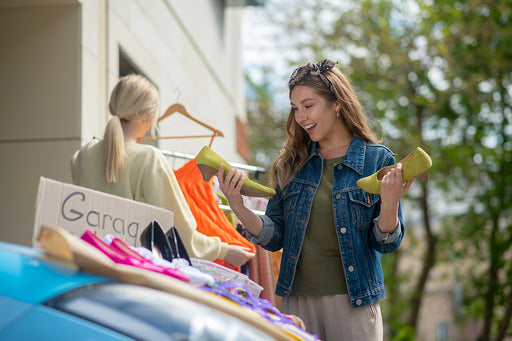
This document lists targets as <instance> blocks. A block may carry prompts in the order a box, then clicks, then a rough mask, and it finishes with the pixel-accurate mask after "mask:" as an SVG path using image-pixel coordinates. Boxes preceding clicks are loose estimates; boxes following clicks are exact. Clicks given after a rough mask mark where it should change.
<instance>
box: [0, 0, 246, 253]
mask: <svg viewBox="0 0 512 341" xmlns="http://www.w3.org/2000/svg"><path fill="white" fill-rule="evenodd" d="M224 3H225V2H224V1H221V0H210V1H206V0H187V1H181V0H180V1H178V0H87V1H77V0H39V1H36V0H20V1H8V0H3V1H0V44H1V46H2V51H1V52H0V74H1V75H2V77H0V96H1V97H0V98H1V101H0V102H1V103H2V107H1V108H0V115H1V117H2V122H3V123H2V124H1V125H0V136H1V137H0V157H1V158H2V166H1V170H0V175H1V176H0V184H1V185H2V189H3V194H4V195H3V196H2V199H1V201H0V217H1V226H0V240H3V241H9V242H15V243H19V244H26V245H30V242H31V238H32V230H33V226H32V224H33V219H34V208H35V201H36V194H37V186H38V183H39V178H40V177H41V176H44V177H48V178H52V179H55V180H59V181H63V182H68V183H69V182H71V174H70V170H69V160H70V158H71V155H72V154H73V152H74V151H75V150H76V149H78V148H79V147H80V146H81V145H83V144H84V143H86V142H88V141H90V140H91V139H92V138H93V137H100V138H101V137H102V135H103V130H104V126H105V124H106V122H107V121H108V119H109V118H110V116H109V113H108V97H109V94H110V91H111V90H112V88H113V87H114V85H115V84H116V82H117V80H118V78H119V54H120V51H123V53H124V55H125V56H127V57H128V59H129V60H130V62H131V63H132V64H133V65H134V66H135V67H136V68H137V69H139V70H140V71H141V72H142V73H143V74H144V75H146V76H147V77H148V78H150V79H151V80H152V81H153V82H154V83H155V85H156V86H157V87H158V89H159V92H160V96H161V110H160V113H161V114H162V113H163V112H165V110H166V109H167V108H168V107H169V106H170V105H172V104H173V103H176V102H179V103H181V104H183V105H184V106H185V107H186V109H187V111H188V112H189V113H190V114H191V115H192V116H194V117H195V118H197V119H199V120H201V121H203V122H205V123H207V124H208V125H210V126H213V127H215V128H217V129H218V130H220V131H221V132H222V133H223V134H224V137H216V138H215V139H214V140H213V144H212V147H213V148H214V149H215V150H217V151H218V152H219V153H220V154H221V155H223V156H225V157H226V159H228V161H232V162H243V158H242V156H241V155H240V154H239V153H238V152H237V141H236V136H237V134H236V118H237V117H238V118H239V119H240V120H241V121H242V122H244V121H245V119H246V116H245V101H244V87H243V71H242V63H241V51H240V36H239V34H240V20H241V11H242V10H243V8H230V7H224V5H223V4H224ZM211 133H212V132H211V131H209V130H207V129H206V128H204V127H202V126H201V125H198V124H197V123H194V122H193V121H191V120H189V119H187V118H186V117H184V116H182V115H180V114H173V115H171V116H170V117H168V118H167V119H165V120H164V121H162V122H161V124H160V127H159V135H160V136H174V137H176V136H187V135H204V134H211ZM209 143H210V138H189V139H187V138H179V139H169V140H160V141H159V142H158V143H157V145H158V146H159V147H161V148H162V149H164V150H170V151H174V152H179V153H185V154H190V155H195V154H197V152H198V151H199V150H200V149H201V147H202V146H203V145H207V144H209ZM170 162H172V165H173V167H175V168H178V167H180V166H181V164H183V162H184V161H183V160H170Z"/></svg>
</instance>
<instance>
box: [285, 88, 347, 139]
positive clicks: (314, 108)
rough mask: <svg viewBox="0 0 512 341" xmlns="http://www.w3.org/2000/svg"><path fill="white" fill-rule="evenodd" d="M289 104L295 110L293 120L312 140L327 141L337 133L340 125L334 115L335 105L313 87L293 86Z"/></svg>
mask: <svg viewBox="0 0 512 341" xmlns="http://www.w3.org/2000/svg"><path fill="white" fill-rule="evenodd" d="M290 104H291V107H292V110H293V111H294V112H295V121H296V122H297V123H298V124H299V125H300V126H301V127H302V129H304V130H305V131H306V132H307V133H308V135H309V137H310V138H311V140H312V141H317V142H320V143H322V142H325V141H329V140H331V139H332V138H331V137H333V136H334V135H336V134H338V133H339V131H338V129H340V128H341V127H342V126H341V123H340V120H338V119H337V117H336V105H335V104H334V103H328V102H327V101H326V100H325V99H324V98H323V97H322V96H320V95H318V94H317V93H316V91H315V90H314V89H313V88H311V87H309V86H305V85H298V86H296V87H295V88H293V90H292V93H291V94H290Z"/></svg>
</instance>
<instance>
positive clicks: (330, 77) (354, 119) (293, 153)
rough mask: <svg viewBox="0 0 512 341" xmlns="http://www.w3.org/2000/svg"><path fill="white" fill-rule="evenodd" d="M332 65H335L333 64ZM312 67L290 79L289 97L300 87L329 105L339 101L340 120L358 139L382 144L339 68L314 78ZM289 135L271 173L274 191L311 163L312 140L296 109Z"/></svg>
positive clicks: (289, 122) (295, 72)
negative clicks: (313, 91)
mask: <svg viewBox="0 0 512 341" xmlns="http://www.w3.org/2000/svg"><path fill="white" fill-rule="evenodd" d="M328 62H330V63H332V64H333V65H334V64H335V63H334V62H332V61H328ZM319 64H320V63H318V64H316V65H319ZM312 66H314V64H308V65H306V66H301V67H299V68H297V69H296V70H295V71H294V73H293V76H292V77H293V79H290V82H289V96H291V93H292V91H293V89H294V88H295V87H296V86H298V85H304V86H309V87H311V88H313V89H314V90H315V92H316V93H317V94H318V95H319V96H322V97H323V98H324V99H325V100H326V101H327V103H330V104H333V103H334V102H336V101H337V102H338V103H339V104H340V107H341V109H340V111H339V115H340V116H339V119H340V120H341V121H342V123H343V124H344V125H345V126H346V127H347V129H348V131H349V132H350V133H351V134H352V135H353V136H357V137H359V138H360V139H362V140H364V141H370V142H380V141H379V140H378V139H377V138H376V137H375V135H374V133H373V131H372V129H371V128H370V126H369V124H368V119H367V116H366V113H365V111H364V110H363V107H362V105H361V103H360V102H359V99H358V98H357V96H356V94H355V92H354V89H353V88H352V85H351V83H350V80H349V79H348V77H347V76H345V75H344V74H343V73H342V72H341V71H340V70H338V69H337V68H336V67H332V68H331V69H330V70H326V71H323V72H322V73H321V75H319V74H318V72H316V74H315V73H314V72H313V74H311V72H310V71H311V70H312V69H311V67H312ZM316 70H318V67H316ZM322 76H324V77H322ZM329 83H330V84H329ZM286 133H287V135H288V138H287V140H286V141H285V143H284V145H283V148H282V149H281V152H280V154H279V156H278V157H277V158H276V160H275V161H274V163H273V164H272V167H271V169H270V173H269V177H270V186H271V187H273V188H277V187H279V188H281V189H282V188H284V187H285V186H286V185H287V184H288V183H290V181H291V180H292V179H293V178H294V176H295V175H296V174H297V172H298V171H299V170H300V169H301V168H302V167H303V166H304V165H305V164H306V163H307V160H308V154H309V147H310V145H311V139H310V137H309V135H308V134H307V132H306V131H305V130H304V129H303V128H302V127H301V126H300V125H299V124H298V123H297V122H296V121H295V110H293V108H291V109H290V113H289V114H288V119H287V122H286Z"/></svg>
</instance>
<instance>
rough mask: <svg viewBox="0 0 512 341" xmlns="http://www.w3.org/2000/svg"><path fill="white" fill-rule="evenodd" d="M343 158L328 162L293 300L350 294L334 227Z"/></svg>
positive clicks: (296, 276)
mask: <svg viewBox="0 0 512 341" xmlns="http://www.w3.org/2000/svg"><path fill="white" fill-rule="evenodd" d="M342 161H343V157H339V158H335V159H329V160H324V165H323V172H322V179H321V180H320V185H319V186H318V189H317V191H316V194H315V197H314V198H313V206H312V208H311V214H310V217H309V222H308V225H307V228H306V233H305V236H304V242H303V244H302V250H301V253H300V256H299V261H298V264H297V271H296V273H295V278H294V281H293V285H292V292H291V295H292V296H326V295H337V294H346V293H347V292H348V291H347V284H346V280H345V273H344V270H343V264H342V261H341V255H340V246H339V243H338V236H337V235H336V226H335V223H334V212H333V202H332V185H333V175H332V174H333V167H334V165H335V164H338V163H341V162H342Z"/></svg>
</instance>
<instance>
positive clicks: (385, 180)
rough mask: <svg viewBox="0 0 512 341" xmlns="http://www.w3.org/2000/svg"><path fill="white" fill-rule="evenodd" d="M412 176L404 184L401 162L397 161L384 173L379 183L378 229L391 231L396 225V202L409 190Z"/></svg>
mask: <svg viewBox="0 0 512 341" xmlns="http://www.w3.org/2000/svg"><path fill="white" fill-rule="evenodd" d="M413 181H414V178H412V179H410V180H409V181H407V182H406V183H405V184H404V182H403V180H402V164H401V163H398V164H397V165H396V167H394V168H392V169H391V170H390V171H389V172H388V173H387V174H386V175H384V176H383V177H382V180H381V183H380V199H381V204H380V217H379V223H378V225H379V229H380V230H381V231H382V232H385V233H386V232H387V233H392V232H393V231H394V230H395V228H396V227H397V226H398V203H399V202H400V199H402V197H403V196H404V195H405V194H407V192H409V188H411V184H412V183H413Z"/></svg>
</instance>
